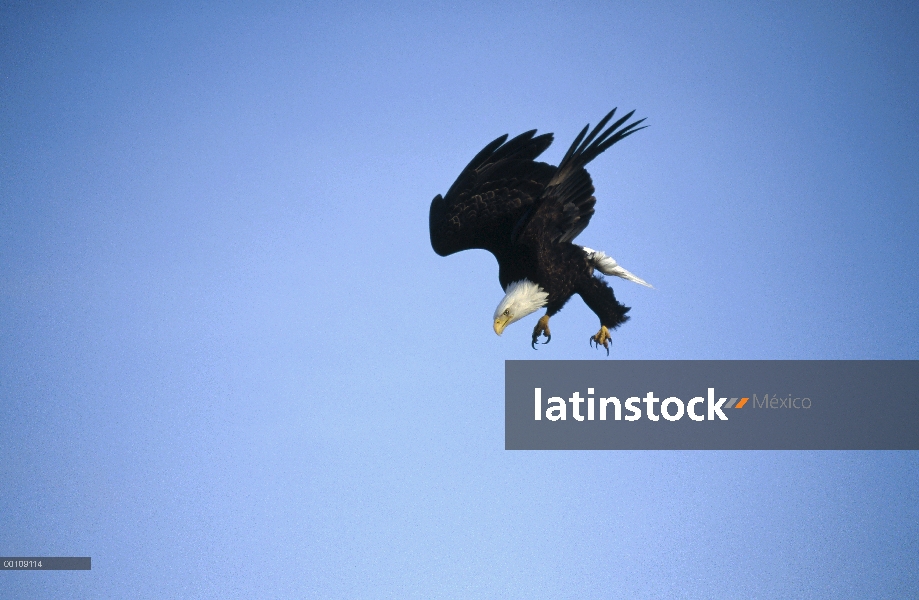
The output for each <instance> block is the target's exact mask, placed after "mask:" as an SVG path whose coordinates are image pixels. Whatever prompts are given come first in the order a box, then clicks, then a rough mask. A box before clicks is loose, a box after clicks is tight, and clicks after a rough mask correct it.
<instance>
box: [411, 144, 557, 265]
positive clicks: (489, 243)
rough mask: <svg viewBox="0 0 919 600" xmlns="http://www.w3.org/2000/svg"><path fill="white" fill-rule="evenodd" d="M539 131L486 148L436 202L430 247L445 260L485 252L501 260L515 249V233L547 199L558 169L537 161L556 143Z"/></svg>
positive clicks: (432, 203)
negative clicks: (477, 250) (479, 250)
mask: <svg viewBox="0 0 919 600" xmlns="http://www.w3.org/2000/svg"><path fill="white" fill-rule="evenodd" d="M535 133H536V130H535V129H534V130H532V131H528V132H526V133H523V134H521V135H518V136H517V137H515V138H514V139H512V140H510V141H509V142H507V143H505V140H506V139H507V135H503V136H501V137H499V138H498V139H496V140H495V141H493V142H492V143H490V144H488V145H487V146H485V148H483V149H482V151H481V152H479V153H478V154H476V155H475V158H473V159H472V160H471V161H470V162H469V164H468V165H467V166H466V168H465V169H463V171H462V173H460V176H459V177H458V178H457V179H456V182H454V184H453V185H452V186H450V189H449V191H448V192H447V195H446V196H444V197H441V196H440V195H438V196H437V197H435V198H434V200H433V201H432V202H431V211H430V216H429V220H430V228H431V246H432V247H433V248H434V251H435V252H437V253H438V254H440V255H441V256H447V255H449V254H453V253H454V252H459V251H461V250H468V249H471V248H482V249H485V250H489V251H490V252H492V253H494V254H496V255H498V254H500V253H502V252H503V251H504V250H505V249H506V248H507V247H508V246H509V245H511V244H512V241H511V238H512V236H513V233H514V232H515V227H516V226H518V225H519V223H520V221H521V219H522V218H523V217H524V215H525V214H526V213H527V211H528V210H529V209H530V208H531V207H532V206H533V205H534V204H535V202H536V200H537V199H538V198H539V197H540V195H542V193H543V191H544V190H545V188H546V186H547V185H548V184H549V181H550V180H551V179H552V177H553V175H555V167H553V166H551V165H548V164H546V163H542V162H537V161H536V160H535V159H536V157H538V156H539V155H540V154H542V153H543V151H545V149H546V148H548V147H549V145H550V144H551V143H552V134H551V133H547V134H543V135H540V136H536V137H534V135H535Z"/></svg>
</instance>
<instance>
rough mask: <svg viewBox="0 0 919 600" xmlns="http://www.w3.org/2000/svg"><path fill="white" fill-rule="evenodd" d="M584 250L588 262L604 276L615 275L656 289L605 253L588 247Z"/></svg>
mask: <svg viewBox="0 0 919 600" xmlns="http://www.w3.org/2000/svg"><path fill="white" fill-rule="evenodd" d="M583 250H584V253H585V254H587V262H589V263H590V264H591V265H592V266H593V267H594V268H595V269H597V270H598V271H600V272H601V273H603V274H604V275H615V276H616V277H622V278H623V279H628V280H629V281H634V282H635V283H638V284H640V285H643V286H645V287H649V288H653V287H654V286H653V285H651V284H650V283H648V282H647V281H645V280H644V279H642V278H641V277H638V276H637V275H634V274H632V273H630V272H629V271H626V270H625V269H623V268H622V267H620V266H619V263H617V262H616V260H615V259H614V258H612V257H611V256H607V255H606V254H605V253H603V252H601V251H599V250H593V249H591V248H587V247H583Z"/></svg>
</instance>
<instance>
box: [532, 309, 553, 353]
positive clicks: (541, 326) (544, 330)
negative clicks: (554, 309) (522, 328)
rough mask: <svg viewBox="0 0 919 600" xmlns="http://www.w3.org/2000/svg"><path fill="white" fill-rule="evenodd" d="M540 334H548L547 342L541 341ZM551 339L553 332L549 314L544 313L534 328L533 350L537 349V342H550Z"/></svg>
mask: <svg viewBox="0 0 919 600" xmlns="http://www.w3.org/2000/svg"><path fill="white" fill-rule="evenodd" d="M540 335H545V336H546V341H545V342H539V336H540ZM551 339H552V334H551V333H550V332H549V315H543V316H542V317H541V318H540V319H539V321H538V322H537V323H536V327H534V328H533V344H532V345H533V350H536V344H537V343H542V344H548V343H549V340H551Z"/></svg>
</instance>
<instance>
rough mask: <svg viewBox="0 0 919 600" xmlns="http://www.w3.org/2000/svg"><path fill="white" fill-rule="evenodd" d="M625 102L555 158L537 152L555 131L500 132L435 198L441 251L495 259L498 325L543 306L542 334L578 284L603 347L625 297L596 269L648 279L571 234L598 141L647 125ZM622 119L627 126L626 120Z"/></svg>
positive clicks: (589, 194) (590, 210)
mask: <svg viewBox="0 0 919 600" xmlns="http://www.w3.org/2000/svg"><path fill="white" fill-rule="evenodd" d="M634 112H635V111H632V112H630V113H629V114H627V115H625V116H624V117H622V118H620V119H619V120H617V121H616V122H615V123H613V124H612V125H610V126H609V127H608V128H606V129H605V130H604V127H606V125H607V123H609V121H610V120H611V119H612V118H613V115H614V114H615V113H616V109H613V110H612V111H611V112H610V113H609V114H608V115H606V116H605V117H604V118H603V119H602V120H601V121H600V122H599V123H598V124H597V126H596V127H594V128H593V130H591V131H590V134H589V135H588V133H587V132H588V130H589V129H590V125H587V126H586V127H584V129H583V130H582V131H581V133H580V134H578V136H577V138H575V140H574V143H572V144H571V147H570V148H569V149H568V152H567V153H566V154H565V156H564V158H562V160H561V162H560V163H559V165H558V166H557V167H554V166H552V165H548V164H546V163H543V162H538V161H537V160H536V158H537V157H538V156H539V155H540V154H542V153H543V152H544V151H545V150H546V148H548V147H549V145H550V144H551V143H552V134H551V133H546V134H543V135H538V136H537V135H536V130H535V129H534V130H532V131H527V132H526V133H523V134H520V135H518V136H517V137H515V138H513V139H512V140H510V141H507V137H508V136H507V135H506V134H505V135H502V136H501V137H499V138H498V139H496V140H495V141H493V142H491V143H490V144H488V145H487V146H485V148H483V149H482V151H481V152H479V153H478V154H476V155H475V157H474V158H473V159H472V160H471V161H470V162H469V164H468V165H467V166H466V168H465V169H463V171H462V172H461V173H460V175H459V177H458V178H457V179H456V181H455V182H454V183H453V185H452V186H450V189H449V190H448V191H447V194H446V196H440V195H439V194H438V195H437V196H436V197H435V198H434V200H433V201H432V202H431V211H430V217H429V219H430V230H431V246H432V247H433V248H434V251H435V252H437V254H439V255H441V256H448V255H450V254H453V253H454V252H459V251H461V250H469V249H472V248H481V249H484V250H488V251H489V252H491V253H492V254H494V256H495V258H496V259H498V280H499V281H500V283H501V287H502V289H503V290H504V292H505V296H504V298H503V299H502V300H501V302H500V303H499V304H498V308H497V309H496V310H495V314H494V330H495V333H497V334H498V335H501V333H502V332H503V331H504V328H505V327H507V326H508V325H509V324H511V323H513V322H515V321H518V320H520V319H522V318H523V317H525V316H527V315H529V314H531V313H533V312H536V311H537V310H539V309H540V308H542V307H546V314H545V315H543V316H542V317H541V318H540V319H539V321H538V322H537V323H536V327H535V328H534V329H533V341H532V346H533V348H534V349H535V348H536V342H537V341H538V340H539V337H540V335H545V337H546V341H545V342H543V343H546V344H548V343H549V340H551V339H552V336H551V333H550V332H549V317H551V316H552V315H554V314H555V313H557V312H558V311H560V310H561V309H562V307H563V306H564V305H565V303H566V302H568V300H569V299H570V298H571V296H573V295H574V294H578V295H580V296H581V298H582V299H583V300H584V303H585V304H587V306H588V307H589V308H590V309H591V310H592V311H593V312H594V313H596V315H597V317H599V319H600V331H598V332H597V333H596V334H595V335H593V336H591V337H590V343H591V344H592V345H593V344H596V345H597V347H598V348H599V347H600V346H601V345H602V346H603V347H604V348H605V349H606V353H607V354H609V342H610V339H611V338H610V333H609V330H610V329H615V328H616V327H619V326H620V325H622V324H623V323H625V322H626V321H627V320H628V318H629V317H628V316H626V313H627V312H628V311H629V310H630V309H629V307H627V306H624V305H622V304H620V303H619V302H618V301H617V300H616V296H615V295H614V294H613V289H612V288H611V287H610V286H609V285H608V284H607V283H606V281H604V280H603V279H602V278H600V277H598V276H595V275H594V271H599V272H600V273H603V274H605V275H615V276H617V277H621V278H623V279H627V280H629V281H634V282H635V283H639V284H641V285H644V286H648V287H651V286H650V285H649V284H648V283H647V282H646V281H644V280H643V279H640V278H639V277H636V276H635V275H633V274H632V273H630V272H628V271H626V270H625V269H623V268H622V267H621V266H619V265H618V264H617V263H616V261H615V260H613V259H612V258H610V257H609V256H607V255H606V254H605V253H603V252H599V251H596V250H592V249H590V248H585V247H583V246H579V245H577V244H574V243H572V242H573V240H574V238H576V237H577V236H578V234H580V233H581V232H582V231H584V228H585V227H587V224H588V223H589V222H590V218H591V216H592V215H593V214H594V204H596V198H594V196H593V194H594V186H593V182H592V181H591V178H590V175H589V174H588V173H587V171H586V170H585V168H584V167H585V166H586V165H587V163H589V162H590V161H592V160H593V159H594V158H596V157H597V156H599V155H600V154H601V153H602V152H603V151H604V150H606V149H607V148H609V147H610V146H612V145H613V144H615V143H616V142H618V141H620V140H622V139H623V138H625V137H628V136H630V135H632V134H633V133H635V132H636V131H639V130H641V129H644V127H639V126H638V125H639V124H641V123H642V122H643V121H644V119H641V120H638V121H634V122H632V123H630V124H628V125H625V123H626V122H627V121H628V120H629V119H630V118H631V117H632V115H633V114H634ZM623 125H624V126H623Z"/></svg>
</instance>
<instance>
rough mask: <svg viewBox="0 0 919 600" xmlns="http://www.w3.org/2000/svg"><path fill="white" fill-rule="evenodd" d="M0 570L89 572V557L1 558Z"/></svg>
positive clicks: (90, 567)
mask: <svg viewBox="0 0 919 600" xmlns="http://www.w3.org/2000/svg"><path fill="white" fill-rule="evenodd" d="M0 569H2V570H4V571H89V570H91V569H92V558H91V557H89V556H3V557H0Z"/></svg>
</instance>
